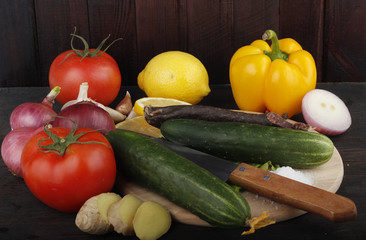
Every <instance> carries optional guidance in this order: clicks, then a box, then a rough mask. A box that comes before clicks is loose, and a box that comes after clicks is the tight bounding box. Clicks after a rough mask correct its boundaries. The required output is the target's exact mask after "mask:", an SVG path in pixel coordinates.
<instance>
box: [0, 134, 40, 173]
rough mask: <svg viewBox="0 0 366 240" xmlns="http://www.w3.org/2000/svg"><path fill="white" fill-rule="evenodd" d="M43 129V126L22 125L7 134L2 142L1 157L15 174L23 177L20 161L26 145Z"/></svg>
mask: <svg viewBox="0 0 366 240" xmlns="http://www.w3.org/2000/svg"><path fill="white" fill-rule="evenodd" d="M42 130H43V127H39V128H32V127H21V128H17V129H14V130H13V131H11V132H9V133H8V134H7V135H6V136H5V138H4V141H3V142H2V144H1V157H2V159H3V160H4V163H5V165H6V166H7V167H8V168H9V171H10V172H11V173H12V174H13V175H15V176H17V177H21V178H22V177H23V174H22V171H21V167H20V162H21V156H22V152H23V149H24V146H25V145H26V143H27V142H28V141H29V139H31V138H32V137H33V136H34V135H35V134H37V133H39V132H41V131H42Z"/></svg>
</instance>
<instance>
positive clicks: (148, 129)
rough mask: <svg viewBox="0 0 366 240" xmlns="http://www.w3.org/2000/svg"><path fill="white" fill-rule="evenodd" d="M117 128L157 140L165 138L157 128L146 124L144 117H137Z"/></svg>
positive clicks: (117, 125) (118, 124) (121, 123)
mask: <svg viewBox="0 0 366 240" xmlns="http://www.w3.org/2000/svg"><path fill="white" fill-rule="evenodd" d="M116 128H118V129H124V130H129V131H133V132H138V133H142V134H145V135H149V136H152V137H156V138H160V137H162V136H163V135H162V134H161V132H160V129H159V128H156V127H154V126H152V125H150V124H149V123H148V122H146V120H145V117H144V116H137V117H134V118H130V119H127V120H125V121H122V122H120V123H117V124H116Z"/></svg>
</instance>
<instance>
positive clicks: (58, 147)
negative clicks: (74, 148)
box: [38, 116, 108, 156]
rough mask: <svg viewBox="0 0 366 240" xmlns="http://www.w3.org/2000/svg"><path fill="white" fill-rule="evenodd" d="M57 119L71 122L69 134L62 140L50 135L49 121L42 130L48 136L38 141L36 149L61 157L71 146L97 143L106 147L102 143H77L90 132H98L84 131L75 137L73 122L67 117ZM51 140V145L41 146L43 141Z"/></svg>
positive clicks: (74, 123) (75, 127) (52, 134)
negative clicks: (71, 126) (71, 127)
mask: <svg viewBox="0 0 366 240" xmlns="http://www.w3.org/2000/svg"><path fill="white" fill-rule="evenodd" d="M56 117H59V118H64V119H67V120H69V121H71V122H72V123H73V125H74V127H73V129H72V130H71V132H70V133H69V134H68V135H67V136H66V137H64V138H61V137H59V136H57V135H56V134H54V133H52V132H51V130H50V125H49V123H50V122H51V121H52V120H51V121H49V122H47V123H45V125H44V126H43V130H44V131H45V132H46V134H47V135H48V138H47V139H41V140H39V141H38V147H39V148H40V151H42V152H45V153H48V152H53V153H56V154H57V155H59V156H62V155H63V154H64V153H65V151H66V149H67V147H68V146H70V145H71V144H74V143H76V144H90V143H99V144H104V145H106V146H107V147H108V145H107V144H105V143H103V142H98V141H88V142H79V141H77V140H78V139H79V138H80V137H82V136H84V135H85V134H87V133H91V132H97V131H98V130H91V131H86V132H83V133H79V134H77V135H75V132H76V129H77V124H76V122H75V121H73V120H72V119H70V118H67V117H62V116H56ZM50 139H52V141H53V143H51V144H48V145H45V146H41V142H44V141H48V140H50Z"/></svg>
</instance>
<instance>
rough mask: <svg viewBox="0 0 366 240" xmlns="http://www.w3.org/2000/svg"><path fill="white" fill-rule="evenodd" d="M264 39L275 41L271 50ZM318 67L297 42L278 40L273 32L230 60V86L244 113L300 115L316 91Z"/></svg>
mask: <svg viewBox="0 0 366 240" xmlns="http://www.w3.org/2000/svg"><path fill="white" fill-rule="evenodd" d="M265 40H272V46H271V47H270V46H269V45H268V44H267V42H266V41H265ZM316 78H317V73H316V66H315V61H314V59H313V57H312V56H311V54H310V53H309V52H307V51H305V50H303V49H302V47H301V46H300V44H299V43H297V42H296V41H295V40H294V39H291V38H285V39H281V40H278V38H277V35H276V33H275V32H274V31H272V30H267V31H266V32H265V33H264V34H263V40H256V41H254V42H252V43H251V44H250V45H247V46H244V47H241V48H239V49H238V50H237V51H236V52H235V53H234V55H233V56H232V58H231V61H230V84H231V88H232V92H233V96H234V99H235V102H236V104H237V105H238V107H239V108H240V109H241V110H246V111H255V112H264V111H265V110H269V111H271V112H275V113H277V114H280V115H283V114H287V116H288V117H289V118H290V117H292V116H293V115H295V114H297V113H300V112H301V102H302V98H303V97H304V96H305V94H306V93H307V92H309V91H310V90H312V89H314V88H315V85H316Z"/></svg>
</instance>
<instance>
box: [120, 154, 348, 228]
mask: <svg viewBox="0 0 366 240" xmlns="http://www.w3.org/2000/svg"><path fill="white" fill-rule="evenodd" d="M297 170H298V171H301V172H304V173H306V174H309V175H311V176H312V179H313V181H314V186H315V187H318V188H321V189H324V190H327V191H330V192H333V193H335V192H336V191H337V190H338V188H339V187H340V185H341V182H342V180H343V162H342V158H341V156H340V154H339V152H338V150H337V149H336V148H334V153H333V156H332V158H331V159H330V160H329V161H328V162H327V163H325V164H323V165H321V166H319V167H316V168H312V169H301V170H299V169H297ZM118 178H121V177H120V176H119V177H118ZM116 182H117V185H116V187H117V189H118V190H119V191H121V193H123V194H133V195H135V196H137V197H139V198H140V199H141V200H144V201H147V200H151V201H156V202H158V203H160V204H161V205H163V206H164V207H166V208H167V209H168V210H169V211H170V213H171V214H172V217H173V218H174V219H175V220H176V221H178V222H181V223H185V224H191V225H198V226H210V225H209V224H208V223H207V222H205V221H203V220H202V219H200V218H199V217H197V216H196V215H193V214H192V213H190V212H188V211H187V210H185V209H183V208H181V207H179V206H177V205H175V204H174V203H172V202H170V201H169V200H167V199H166V198H164V197H162V196H160V195H158V194H156V193H153V192H151V191H149V190H148V189H146V188H143V187H141V186H138V185H136V184H134V183H131V182H127V181H124V180H122V179H118V180H117V181H116ZM242 194H243V196H244V197H245V199H246V200H247V201H248V203H249V205H250V208H251V213H252V217H257V216H261V215H262V213H263V211H267V212H268V214H269V215H270V217H269V218H270V219H272V220H275V221H276V222H280V221H285V220H288V219H291V218H294V217H297V216H300V215H303V214H305V213H306V212H304V211H302V210H299V209H295V208H292V207H290V206H287V205H284V204H280V203H276V202H274V201H272V200H269V199H267V198H264V197H261V196H258V195H256V194H253V193H250V192H247V191H243V192H242Z"/></svg>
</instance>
